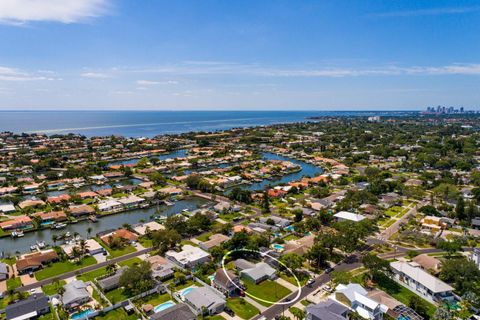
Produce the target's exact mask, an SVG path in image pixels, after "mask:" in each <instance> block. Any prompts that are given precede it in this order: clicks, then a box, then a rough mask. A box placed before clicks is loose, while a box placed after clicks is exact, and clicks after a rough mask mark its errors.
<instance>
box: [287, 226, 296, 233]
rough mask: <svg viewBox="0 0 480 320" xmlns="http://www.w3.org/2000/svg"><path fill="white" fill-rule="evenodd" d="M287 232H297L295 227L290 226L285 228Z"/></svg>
mask: <svg viewBox="0 0 480 320" xmlns="http://www.w3.org/2000/svg"><path fill="white" fill-rule="evenodd" d="M285 230H288V231H290V232H293V231H295V227H294V226H288V227H285Z"/></svg>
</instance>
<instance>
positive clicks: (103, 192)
mask: <svg viewBox="0 0 480 320" xmlns="http://www.w3.org/2000/svg"><path fill="white" fill-rule="evenodd" d="M96 192H97V193H98V194H99V195H100V196H102V197H109V196H111V195H112V192H113V190H112V189H111V188H106V189H100V190H97V191H96Z"/></svg>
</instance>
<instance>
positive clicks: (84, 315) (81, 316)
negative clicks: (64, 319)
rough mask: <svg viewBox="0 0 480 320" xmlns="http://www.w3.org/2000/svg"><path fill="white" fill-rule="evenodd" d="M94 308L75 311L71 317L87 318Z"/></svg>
mask: <svg viewBox="0 0 480 320" xmlns="http://www.w3.org/2000/svg"><path fill="white" fill-rule="evenodd" d="M92 312H93V310H92V309H86V310H83V311H80V312H77V313H74V314H72V315H71V316H70V319H74V320H76V319H83V318H85V317H86V316H87V315H89V314H90V313H92Z"/></svg>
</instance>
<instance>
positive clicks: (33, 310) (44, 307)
mask: <svg viewBox="0 0 480 320" xmlns="http://www.w3.org/2000/svg"><path fill="white" fill-rule="evenodd" d="M49 312H50V305H49V304H48V297H47V296H46V295H44V294H43V293H35V294H32V295H31V296H29V297H28V298H27V299H25V300H20V301H18V302H16V303H14V304H10V305H8V306H7V307H6V308H5V314H6V316H7V320H27V319H36V318H38V317H39V316H41V315H44V314H47V313H49Z"/></svg>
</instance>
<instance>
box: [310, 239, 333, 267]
mask: <svg viewBox="0 0 480 320" xmlns="http://www.w3.org/2000/svg"><path fill="white" fill-rule="evenodd" d="M305 257H306V258H307V259H308V260H309V261H310V263H311V264H312V266H314V267H315V268H317V269H320V268H322V267H327V266H328V264H327V259H328V252H327V251H326V250H325V248H324V247H323V246H322V245H321V244H319V243H316V244H314V245H313V247H311V248H310V250H309V251H308V252H307V254H306V255H305Z"/></svg>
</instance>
